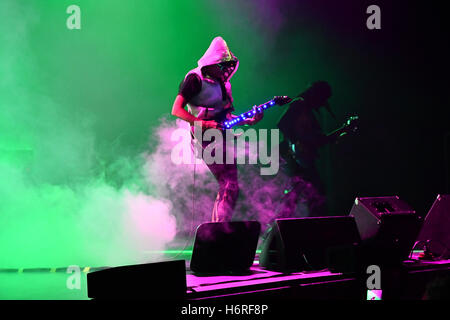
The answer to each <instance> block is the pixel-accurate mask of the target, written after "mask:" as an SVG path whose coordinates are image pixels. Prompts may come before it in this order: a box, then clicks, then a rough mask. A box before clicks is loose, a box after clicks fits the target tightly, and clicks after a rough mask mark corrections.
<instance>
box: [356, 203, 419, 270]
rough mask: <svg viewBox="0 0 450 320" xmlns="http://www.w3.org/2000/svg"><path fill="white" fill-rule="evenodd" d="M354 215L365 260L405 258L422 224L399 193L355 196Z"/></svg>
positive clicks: (396, 259) (376, 261) (381, 260)
mask: <svg viewBox="0 0 450 320" xmlns="http://www.w3.org/2000/svg"><path fill="white" fill-rule="evenodd" d="M350 216H353V217H354V218H355V221H356V224H357V226H358V230H359V234H360V236H361V240H362V246H363V248H365V249H367V251H366V252H367V256H366V257H367V259H368V260H371V261H372V262H369V261H368V263H380V264H382V263H391V262H392V263H400V262H403V261H404V260H406V259H408V256H409V254H410V252H411V249H412V247H413V245H414V241H415V239H416V237H417V235H418V232H419V230H420V227H421V221H422V219H421V217H420V216H419V215H417V214H416V212H415V210H414V209H413V208H411V207H410V206H409V205H408V204H407V203H406V202H405V201H403V200H400V198H399V197H398V196H390V197H365V198H356V199H355V203H354V204H353V207H352V209H351V212H350Z"/></svg>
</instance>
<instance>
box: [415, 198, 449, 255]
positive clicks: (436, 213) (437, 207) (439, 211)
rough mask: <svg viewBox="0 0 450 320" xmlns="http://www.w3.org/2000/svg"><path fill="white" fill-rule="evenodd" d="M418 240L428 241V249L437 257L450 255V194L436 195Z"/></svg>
mask: <svg viewBox="0 0 450 320" xmlns="http://www.w3.org/2000/svg"><path fill="white" fill-rule="evenodd" d="M417 240H418V241H420V242H422V243H424V242H428V244H427V246H428V249H429V250H430V251H431V252H432V253H433V254H434V255H435V256H436V257H442V258H445V259H447V258H449V257H450V195H448V194H447V195H438V196H437V197H436V200H435V201H434V203H433V205H432V206H431V209H430V211H428V214H427V216H426V217H425V221H424V223H423V226H422V229H421V231H420V233H419V237H418V238H417Z"/></svg>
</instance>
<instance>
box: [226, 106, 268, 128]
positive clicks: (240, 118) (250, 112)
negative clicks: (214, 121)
mask: <svg viewBox="0 0 450 320" xmlns="http://www.w3.org/2000/svg"><path fill="white" fill-rule="evenodd" d="M274 105H276V103H275V99H272V100H269V101H267V102H266V103H263V104H260V105H259V106H257V107H256V108H255V107H253V108H252V109H250V110H248V111H246V112H243V113H241V114H240V115H238V116H237V117H236V118H234V119H232V120H227V121H224V123H223V126H224V128H226V129H230V128H232V127H234V126H237V125H239V124H240V123H242V122H243V121H245V120H246V119H248V118H252V117H253V116H254V115H255V114H257V113H261V112H264V110H267V109H269V108H271V107H273V106H274Z"/></svg>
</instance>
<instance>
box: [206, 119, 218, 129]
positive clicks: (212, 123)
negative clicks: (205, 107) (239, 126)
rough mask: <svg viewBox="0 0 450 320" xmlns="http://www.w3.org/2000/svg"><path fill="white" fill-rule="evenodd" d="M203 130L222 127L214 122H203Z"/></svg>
mask: <svg viewBox="0 0 450 320" xmlns="http://www.w3.org/2000/svg"><path fill="white" fill-rule="evenodd" d="M201 122H202V128H203V129H220V128H221V126H220V125H219V123H217V122H216V121H214V120H201Z"/></svg>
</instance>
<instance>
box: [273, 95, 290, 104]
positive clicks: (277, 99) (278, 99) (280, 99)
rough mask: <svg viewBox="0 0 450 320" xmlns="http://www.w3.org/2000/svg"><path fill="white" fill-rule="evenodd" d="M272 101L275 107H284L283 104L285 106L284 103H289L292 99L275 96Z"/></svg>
mask: <svg viewBox="0 0 450 320" xmlns="http://www.w3.org/2000/svg"><path fill="white" fill-rule="evenodd" d="M273 101H274V102H275V103H276V104H277V105H279V106H282V105H284V104H286V103H289V102H291V101H292V99H291V98H289V97H288V96H275V97H273Z"/></svg>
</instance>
